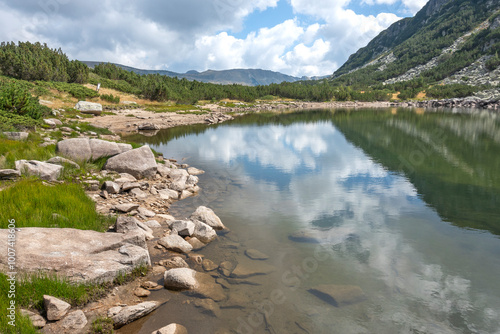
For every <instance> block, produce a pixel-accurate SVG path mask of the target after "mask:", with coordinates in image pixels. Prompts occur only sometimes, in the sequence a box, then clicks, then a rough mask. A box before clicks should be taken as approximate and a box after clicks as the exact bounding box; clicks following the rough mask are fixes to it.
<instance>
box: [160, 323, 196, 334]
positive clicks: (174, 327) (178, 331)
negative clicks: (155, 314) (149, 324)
mask: <svg viewBox="0 0 500 334" xmlns="http://www.w3.org/2000/svg"><path fill="white" fill-rule="evenodd" d="M151 334H188V331H187V329H186V327H184V326H182V325H179V324H170V325H168V326H165V327H162V328H160V329H157V330H155V331H153V332H151Z"/></svg>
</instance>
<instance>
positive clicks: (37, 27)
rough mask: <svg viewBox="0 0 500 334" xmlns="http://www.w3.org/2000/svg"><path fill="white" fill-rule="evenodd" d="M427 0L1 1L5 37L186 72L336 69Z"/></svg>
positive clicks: (316, 72) (0, 35)
mask: <svg viewBox="0 0 500 334" xmlns="http://www.w3.org/2000/svg"><path fill="white" fill-rule="evenodd" d="M426 2H427V0H211V1H209V0H163V1H161V0H142V1H134V0H120V1H111V0H85V1H82V0H0V41H5V42H7V41H14V42H17V41H30V42H36V41H39V42H42V43H47V45H48V46H49V47H51V48H61V49H62V50H63V52H64V53H66V54H67V55H68V57H69V58H70V59H78V60H93V61H107V62H114V63H119V64H123V65H127V66H133V67H136V68H141V69H157V70H169V71H174V72H180V73H184V72H186V71H189V70H197V71H205V70H207V69H212V70H225V69H232V68H261V69H265V70H272V71H277V72H282V73H285V74H288V75H293V76H298V77H302V76H322V75H329V74H332V73H333V72H334V71H335V70H336V69H337V68H339V67H340V66H342V64H343V63H344V62H345V61H346V60H347V58H348V57H349V55H351V54H352V53H354V52H356V51H357V50H358V49H359V48H360V47H363V46H365V45H366V44H367V43H368V42H369V41H370V40H371V39H372V38H374V37H375V36H376V35H377V34H378V33H379V32H381V31H382V30H384V29H385V28H387V27H388V26H389V25H391V24H392V23H394V22H396V21H398V20H399V19H401V18H403V17H409V16H413V15H414V14H415V13H416V12H417V11H418V10H419V9H421V8H422V7H423V6H424V5H425V3H426Z"/></svg>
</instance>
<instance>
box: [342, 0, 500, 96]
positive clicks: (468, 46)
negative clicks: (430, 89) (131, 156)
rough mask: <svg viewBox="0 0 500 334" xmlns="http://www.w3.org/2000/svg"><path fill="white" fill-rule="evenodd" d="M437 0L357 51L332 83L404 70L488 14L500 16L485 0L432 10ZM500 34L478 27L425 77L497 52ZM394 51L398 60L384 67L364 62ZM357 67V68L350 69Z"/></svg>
mask: <svg viewBox="0 0 500 334" xmlns="http://www.w3.org/2000/svg"><path fill="white" fill-rule="evenodd" d="M435 2H437V1H430V2H429V3H428V4H427V5H426V6H424V7H423V8H422V10H421V11H419V12H418V13H417V14H416V15H415V17H413V18H409V19H405V20H404V21H400V22H397V23H394V24H393V25H392V26H391V27H390V28H389V29H387V30H385V31H383V32H382V33H380V34H379V36H377V37H376V38H374V39H373V40H372V41H371V42H370V43H369V44H368V45H367V46H366V47H365V48H362V49H360V50H359V51H358V52H356V53H355V54H354V55H352V56H351V57H350V58H349V60H348V61H347V62H346V63H345V64H344V65H343V66H342V67H341V68H339V69H338V70H337V71H336V72H335V74H334V76H335V78H334V79H333V82H332V83H333V84H334V85H344V86H353V87H354V88H359V87H366V86H367V85H376V84H379V83H381V82H384V81H386V80H388V79H390V78H394V77H397V76H399V75H402V74H404V73H405V72H407V71H408V70H410V69H412V68H414V67H415V66H417V65H421V64H425V63H427V62H428V61H430V60H431V59H432V58H434V57H437V56H440V55H441V52H442V50H443V49H444V48H446V47H449V46H450V45H452V44H453V43H454V42H455V41H456V40H457V39H458V38H459V37H461V36H463V35H464V34H466V33H467V32H469V31H471V30H473V29H474V28H476V27H477V26H478V25H479V24H480V23H482V22H484V21H485V20H487V19H488V18H489V19H490V20H493V19H494V17H496V16H498V13H495V14H493V16H492V13H494V12H495V10H496V8H495V7H493V6H494V4H492V3H491V2H488V1H486V0H478V1H473V0H453V1H448V2H446V3H445V4H444V5H443V6H442V8H440V10H439V11H437V12H435V13H432V12H431V13H428V11H429V7H430V6H431V5H432V3H435ZM497 7H498V6H497ZM428 14H431V15H430V16H429V15H428ZM499 37H500V29H499V28H497V29H485V30H482V31H480V32H478V33H477V34H475V35H473V36H471V37H470V38H468V39H467V40H466V42H465V43H464V44H463V45H462V46H461V47H460V51H459V52H455V53H449V54H445V55H441V56H440V58H439V60H438V65H437V66H436V67H434V68H432V69H430V70H428V71H426V72H424V73H422V77H423V79H425V81H426V82H427V83H432V82H436V81H439V80H442V79H444V78H446V77H447V76H449V75H451V74H453V73H454V72H456V71H458V70H460V69H462V68H464V67H466V66H468V65H470V64H471V63H472V62H474V61H476V60H477V59H478V58H479V57H480V56H482V55H484V54H495V52H497V51H498V49H499V48H500V42H499ZM489 41H493V42H494V43H493V45H486V43H488V42H489ZM390 52H392V53H393V55H394V58H395V59H396V60H395V61H393V62H390V63H388V64H386V65H385V68H383V69H382V70H380V67H381V65H382V64H380V63H378V64H373V65H369V66H366V67H364V68H361V67H362V66H365V65H367V64H368V63H369V62H370V61H372V60H374V59H376V58H377V57H379V56H380V57H381V56H384V55H387V54H389V53H390ZM358 68H359V69H358ZM355 69H358V70H356V71H354V72H352V73H348V72H349V71H352V70H355Z"/></svg>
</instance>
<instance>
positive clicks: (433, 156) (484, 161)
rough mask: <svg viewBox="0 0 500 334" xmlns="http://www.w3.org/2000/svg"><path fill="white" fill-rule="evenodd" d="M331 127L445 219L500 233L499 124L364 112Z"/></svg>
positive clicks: (439, 116) (340, 117)
mask: <svg viewBox="0 0 500 334" xmlns="http://www.w3.org/2000/svg"><path fill="white" fill-rule="evenodd" d="M333 122H334V124H335V126H336V127H337V128H338V129H339V130H340V131H341V132H342V133H343V134H344V135H345V137H346V138H347V139H348V140H349V141H351V142H352V143H353V144H355V145H356V146H358V147H360V148H361V149H363V151H364V152H365V153H366V154H368V155H370V156H371V157H372V158H373V159H375V160H376V161H377V162H379V163H381V164H383V165H384V166H386V167H387V168H389V169H390V170H392V171H398V172H403V173H404V174H405V175H406V176H407V177H408V178H409V180H410V181H411V182H412V184H413V185H414V186H415V187H416V188H417V190H418V193H419V194H420V195H421V196H422V198H423V200H424V201H425V202H426V203H428V204H429V205H430V206H432V207H434V208H435V209H436V211H437V212H438V214H439V215H440V216H441V217H442V219H443V220H447V221H450V222H451V223H453V224H454V225H457V226H460V227H466V228H474V229H484V230H489V231H490V232H492V233H494V234H497V235H499V234H500V223H499V222H500V173H499V171H500V144H499V143H498V141H497V140H496V139H497V138H496V136H498V133H499V132H500V124H499V122H498V121H497V120H496V119H487V120H485V119H484V118H478V117H477V116H471V115H452V114H444V113H439V114H438V113H425V114H423V115H417V114H414V113H411V112H402V111H399V112H397V113H396V114H395V115H393V114H391V113H385V112H380V113H374V112H373V111H369V112H363V111H360V112H353V113H345V114H343V115H339V114H337V116H336V117H334V118H333ZM492 128H493V129H492Z"/></svg>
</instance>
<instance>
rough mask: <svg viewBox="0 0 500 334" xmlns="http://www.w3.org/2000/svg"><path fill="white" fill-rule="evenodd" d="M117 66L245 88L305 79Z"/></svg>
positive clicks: (261, 73)
mask: <svg viewBox="0 0 500 334" xmlns="http://www.w3.org/2000/svg"><path fill="white" fill-rule="evenodd" d="M82 63H84V64H87V66H88V67H90V68H94V66H96V65H98V64H100V63H102V62H99V61H82ZM115 65H116V66H118V67H121V68H123V69H124V70H127V71H130V72H135V73H138V74H160V75H166V76H169V77H177V78H179V79H182V78H186V79H187V80H191V81H193V80H196V81H200V82H210V83H218V84H240V85H245V86H258V85H269V84H272V83H281V82H283V81H286V82H294V81H299V80H302V79H303V78H297V77H293V76H290V75H286V74H283V73H279V72H273V71H267V70H260V69H233V70H223V71H213V70H208V71H204V72H198V71H194V70H192V71H188V72H186V73H176V72H172V71H165V70H142V69H137V68H134V67H130V66H125V65H120V64H115Z"/></svg>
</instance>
